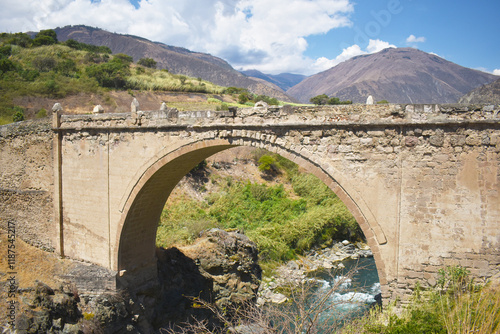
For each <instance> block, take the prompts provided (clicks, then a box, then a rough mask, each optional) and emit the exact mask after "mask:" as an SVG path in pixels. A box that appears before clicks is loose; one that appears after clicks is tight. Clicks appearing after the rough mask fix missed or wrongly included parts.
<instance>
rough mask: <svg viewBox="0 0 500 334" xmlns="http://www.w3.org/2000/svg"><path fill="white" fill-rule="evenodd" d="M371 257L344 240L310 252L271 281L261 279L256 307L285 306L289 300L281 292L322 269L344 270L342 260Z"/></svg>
mask: <svg viewBox="0 0 500 334" xmlns="http://www.w3.org/2000/svg"><path fill="white" fill-rule="evenodd" d="M372 256H373V254H372V252H371V250H370V248H369V247H368V246H367V245H366V244H364V243H360V242H358V243H351V242H349V241H347V240H344V241H342V242H338V243H335V244H334V245H333V246H332V247H331V248H325V249H321V250H312V251H310V252H309V253H307V254H305V255H304V256H300V257H299V258H298V259H296V260H292V261H289V262H287V263H286V264H284V265H282V266H280V267H278V268H277V269H276V270H275V274H273V275H272V276H271V277H264V278H263V279H262V282H261V285H260V288H259V291H258V298H257V304H258V305H264V304H266V303H277V304H281V303H284V302H286V301H287V300H288V298H287V296H286V295H285V294H283V293H281V292H280V291H283V290H288V289H289V288H290V287H293V286H298V285H300V284H304V283H305V282H306V280H307V279H308V275H310V274H311V273H313V272H315V271H318V270H323V269H334V268H335V269H339V270H341V269H343V268H344V264H343V263H342V261H344V260H347V259H353V260H357V259H359V258H363V257H372Z"/></svg>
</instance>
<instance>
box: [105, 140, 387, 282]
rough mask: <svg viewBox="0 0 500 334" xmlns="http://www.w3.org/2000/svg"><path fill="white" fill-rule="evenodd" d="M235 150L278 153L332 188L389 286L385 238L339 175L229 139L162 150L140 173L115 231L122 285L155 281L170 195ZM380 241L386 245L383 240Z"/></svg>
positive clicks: (277, 149) (292, 155) (295, 156)
mask: <svg viewBox="0 0 500 334" xmlns="http://www.w3.org/2000/svg"><path fill="white" fill-rule="evenodd" d="M237 146H251V147H262V148H265V149H267V150H269V151H271V152H273V153H277V154H279V155H281V156H283V157H284V158H287V159H289V160H291V161H293V162H295V163H297V164H298V165H299V166H300V167H302V168H304V169H305V170H307V171H308V172H310V173H312V174H314V175H315V176H317V177H318V178H319V179H320V180H321V181H322V182H324V183H325V184H326V185H327V186H328V187H329V188H330V189H332V191H334V192H335V194H336V195H337V196H338V197H339V198H340V199H341V200H342V201H343V203H344V204H345V205H346V206H347V208H348V209H349V211H350V212H351V213H352V214H353V216H354V217H355V219H356V221H357V223H358V224H359V225H360V228H361V230H362V231H363V233H364V235H365V237H366V240H367V244H368V246H369V247H370V248H371V250H372V252H373V255H374V259H375V264H376V267H377V272H378V276H379V281H380V284H381V285H382V286H384V285H386V284H387V279H386V272H385V264H384V260H383V258H382V257H381V254H380V249H379V244H384V243H385V236H384V234H383V232H382V231H381V230H380V227H379V225H378V223H377V222H376V221H375V220H374V218H372V217H373V215H372V214H371V212H369V209H368V212H367V208H366V207H364V208H363V205H359V204H358V203H357V201H356V200H355V199H354V198H353V196H351V195H350V194H349V193H348V192H347V191H346V190H345V187H344V186H345V184H342V185H341V184H340V183H339V182H338V181H337V180H338V178H339V176H340V175H332V174H334V173H332V169H331V168H323V167H321V166H319V165H318V164H317V163H315V162H314V161H311V160H310V159H308V158H306V157H304V156H301V155H300V154H299V153H297V152H295V151H293V150H289V149H286V148H284V147H282V146H278V145H275V144H272V143H269V142H265V141H260V140H256V139H252V138H248V139H247V138H245V141H244V142H240V141H239V142H237V143H233V142H232V141H230V140H226V139H209V140H206V139H205V140H200V141H197V142H194V143H190V144H187V145H185V146H182V147H179V148H177V149H174V150H171V151H168V152H165V151H162V152H159V153H158V155H157V157H156V159H153V160H152V161H153V162H152V164H151V165H149V166H145V168H144V170H143V171H140V172H138V174H137V176H136V180H133V182H134V184H133V187H132V190H131V192H130V194H126V196H127V200H126V202H125V205H124V207H123V212H122V215H121V218H120V221H119V224H118V227H117V236H116V238H117V239H116V242H115V245H116V246H115V248H114V250H113V251H112V259H111V260H112V266H113V269H114V270H117V271H118V272H119V276H122V275H124V276H126V278H125V279H120V278H119V279H118V283H119V285H120V284H125V285H126V286H128V285H131V284H133V285H134V286H139V285H142V284H144V283H145V281H148V280H151V279H154V278H155V277H156V257H155V249H156V231H157V227H158V222H159V220H160V215H161V213H162V210H163V207H164V205H165V203H166V201H167V199H168V197H169V196H170V193H171V192H172V191H173V189H174V188H175V186H176V185H177V184H178V183H179V181H180V180H181V179H182V178H183V177H184V176H185V175H186V174H187V173H188V172H189V171H190V170H191V169H193V168H194V167H195V166H196V165H197V164H198V163H200V162H201V161H203V160H204V159H206V158H208V157H209V156H211V155H213V154H216V153H218V152H221V151H223V150H226V149H229V148H232V147H237ZM344 182H345V181H344ZM358 201H359V200H358ZM370 218H372V219H370ZM377 230H379V232H378V233H377ZM379 235H381V237H380V236H379ZM380 238H383V239H384V240H382V241H381V240H380ZM377 239H378V240H377ZM115 261H116V262H115ZM120 282H121V283H120Z"/></svg>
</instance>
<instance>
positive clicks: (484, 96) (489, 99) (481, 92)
mask: <svg viewBox="0 0 500 334" xmlns="http://www.w3.org/2000/svg"><path fill="white" fill-rule="evenodd" d="M458 102H459V103H473V104H476V103H478V104H500V79H498V80H497V81H494V82H492V83H490V84H487V85H483V86H481V87H478V88H476V89H474V90H472V91H470V92H468V93H467V94H465V95H464V96H462V97H461V98H460V100H459V101H458Z"/></svg>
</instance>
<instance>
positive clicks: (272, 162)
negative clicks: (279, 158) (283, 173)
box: [259, 155, 279, 172]
mask: <svg viewBox="0 0 500 334" xmlns="http://www.w3.org/2000/svg"><path fill="white" fill-rule="evenodd" d="M259 170H260V171H261V172H278V171H279V168H278V166H277V165H276V159H274V158H273V157H272V156H270V155H263V156H261V157H260V159H259Z"/></svg>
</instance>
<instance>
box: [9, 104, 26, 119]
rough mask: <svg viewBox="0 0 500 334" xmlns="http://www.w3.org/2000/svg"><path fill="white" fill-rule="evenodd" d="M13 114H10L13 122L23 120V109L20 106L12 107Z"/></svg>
mask: <svg viewBox="0 0 500 334" xmlns="http://www.w3.org/2000/svg"><path fill="white" fill-rule="evenodd" d="M13 111H14V115H13V116H12V120H13V121H14V122H21V121H24V109H23V108H21V107H17V106H16V107H14V108H13Z"/></svg>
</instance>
